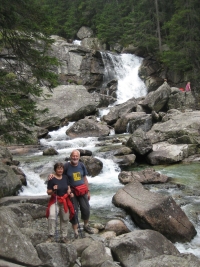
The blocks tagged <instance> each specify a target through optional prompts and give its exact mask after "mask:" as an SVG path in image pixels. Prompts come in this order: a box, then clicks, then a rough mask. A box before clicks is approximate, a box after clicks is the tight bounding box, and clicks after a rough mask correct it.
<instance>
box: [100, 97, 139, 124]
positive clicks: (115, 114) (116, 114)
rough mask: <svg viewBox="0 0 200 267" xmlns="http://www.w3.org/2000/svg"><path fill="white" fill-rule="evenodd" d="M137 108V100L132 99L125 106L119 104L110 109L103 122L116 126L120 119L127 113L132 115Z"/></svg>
mask: <svg viewBox="0 0 200 267" xmlns="http://www.w3.org/2000/svg"><path fill="white" fill-rule="evenodd" d="M136 106H137V102H136V99H135V98H131V99H130V100H128V101H127V102H125V103H123V104H119V105H117V106H115V107H112V108H111V109H110V112H109V113H108V114H107V115H104V116H103V120H104V121H105V122H106V123H107V124H109V125H112V124H114V123H115V122H116V121H117V120H118V118H120V117H122V116H123V115H125V114H127V113H131V112H132V111H134V110H135V108H136Z"/></svg>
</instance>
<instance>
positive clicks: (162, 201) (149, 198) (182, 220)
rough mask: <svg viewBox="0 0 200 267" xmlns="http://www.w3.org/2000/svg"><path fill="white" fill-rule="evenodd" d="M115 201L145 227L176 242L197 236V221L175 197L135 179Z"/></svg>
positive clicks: (120, 191)
mask: <svg viewBox="0 0 200 267" xmlns="http://www.w3.org/2000/svg"><path fill="white" fill-rule="evenodd" d="M112 201H113V204H114V205H116V206H117V207H120V208H123V209H125V210H127V212H128V213H129V214H130V215H131V217H132V219H133V220H134V222H135V223H136V224H137V225H138V226H139V227H140V228H142V229H153V230H156V231H158V232H160V233H162V234H163V235H164V236H165V237H167V238H168V239H169V240H171V241H173V242H178V241H179V242H187V241H191V239H192V238H193V237H194V236H195V235H196V230H195V228H194V226H193V224H192V223H191V222H190V221H189V219H188V218H187V216H186V214H185V213H184V211H182V210H181V208H180V207H179V206H178V205H177V204H176V203H175V201H174V200H173V198H172V197H170V196H163V195H161V194H158V193H153V192H150V191H147V190H145V189H144V188H143V186H142V185H141V183H139V182H138V181H134V182H132V183H129V184H127V185H126V186H125V187H124V188H122V189H119V190H118V192H117V193H116V194H115V195H114V196H113V200H112Z"/></svg>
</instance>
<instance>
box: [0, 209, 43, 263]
mask: <svg viewBox="0 0 200 267" xmlns="http://www.w3.org/2000/svg"><path fill="white" fill-rule="evenodd" d="M0 217H1V220H0V235H1V246H0V257H1V258H6V259H8V260H10V261H11V262H15V263H19V264H20V263H21V264H22V265H24V266H39V265H40V264H41V260H40V259H39V257H38V254H37V251H36V250H35V248H34V247H33V245H32V243H31V241H30V239H29V238H28V237H27V236H26V235H24V234H23V233H22V232H21V231H20V229H19V227H20V226H21V225H20V224H21V223H22V222H20V221H21V220H19V218H18V216H17V215H16V214H15V213H14V212H13V211H11V210H10V209H8V208H7V207H1V208H0Z"/></svg>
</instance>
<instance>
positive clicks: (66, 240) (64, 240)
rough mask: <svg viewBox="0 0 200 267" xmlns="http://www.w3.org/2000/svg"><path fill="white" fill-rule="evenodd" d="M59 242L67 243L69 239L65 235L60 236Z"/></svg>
mask: <svg viewBox="0 0 200 267" xmlns="http://www.w3.org/2000/svg"><path fill="white" fill-rule="evenodd" d="M60 243H65V244H67V243H69V240H68V239H67V237H62V238H61V239H60Z"/></svg>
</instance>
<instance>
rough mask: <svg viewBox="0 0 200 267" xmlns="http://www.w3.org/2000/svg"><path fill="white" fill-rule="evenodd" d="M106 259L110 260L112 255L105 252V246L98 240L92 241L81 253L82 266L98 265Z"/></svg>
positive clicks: (92, 266)
mask: <svg viewBox="0 0 200 267" xmlns="http://www.w3.org/2000/svg"><path fill="white" fill-rule="evenodd" d="M91 255H93V256H92V257H91ZM94 255H95V256H94ZM106 260H111V261H112V257H111V256H109V255H108V254H107V253H106V249H105V246H104V245H103V244H102V243H101V242H98V241H95V242H92V244H91V245H90V246H88V247H87V248H86V249H85V250H84V251H83V252H82V254H81V266H82V267H98V266H100V265H101V264H103V263H104V262H105V261H106Z"/></svg>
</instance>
